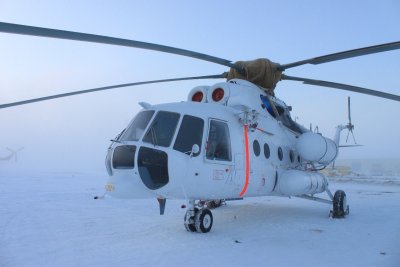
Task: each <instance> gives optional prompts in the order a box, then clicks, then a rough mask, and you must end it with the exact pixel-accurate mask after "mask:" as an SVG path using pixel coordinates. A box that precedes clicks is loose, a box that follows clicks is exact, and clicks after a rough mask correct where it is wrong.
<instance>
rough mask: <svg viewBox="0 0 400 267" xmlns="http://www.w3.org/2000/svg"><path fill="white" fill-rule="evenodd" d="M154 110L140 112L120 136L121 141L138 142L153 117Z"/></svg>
mask: <svg viewBox="0 0 400 267" xmlns="http://www.w3.org/2000/svg"><path fill="white" fill-rule="evenodd" d="M153 114H154V110H146V111H142V112H140V113H139V114H137V115H136V117H135V118H134V119H133V122H132V123H131V125H130V126H129V127H128V129H126V131H125V132H124V133H123V134H122V135H121V139H120V140H121V141H138V140H139V139H140V137H142V135H143V133H144V130H145V129H146V127H147V125H148V124H149V121H150V120H151V118H152V117H153Z"/></svg>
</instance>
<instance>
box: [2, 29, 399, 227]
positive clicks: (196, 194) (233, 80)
mask: <svg viewBox="0 0 400 267" xmlns="http://www.w3.org/2000/svg"><path fill="white" fill-rule="evenodd" d="M0 32H5V33H13V34H23V35H33V36H40V37H51V38H60V39H68V40H76V41H86V42H94V43H103V44H111V45H118V46H128V47H135V48H142V49H149V50H156V51H160V52H165V53H171V54H177V55H182V56H187V57H192V58H197V59H200V60H204V61H209V62H213V63H216V64H220V65H223V66H228V67H230V71H229V72H226V73H223V74H217V75H208V76H195V77H184V78H173V79H164V80H153V81H145V82H136V83H127V84H119V85H112V86H106V87H100V88H93V89H88V90H83V91H76V92H71V93H65V94H59V95H52V96H45V97H41V98H35V99H29V100H25V101H19V102H14V103H8V104H1V105H0V108H7V107H13V106H18V105H24V104H29V103H34V102H39V101H44V100H51V99H55V98H60V97H66V96H72V95H78V94H84V93H90V92H95V91H101V90H108V89H114V88H119V87H126V86H134V85H142V84H150V83H160V82H171V81H182V80H193V79H211V78H217V79H221V78H226V79H227V81H226V82H219V83H216V84H214V85H212V86H197V87H195V88H193V89H192V90H191V91H190V93H189V95H188V99H187V101H185V102H179V103H169V104H160V105H151V104H148V103H145V102H141V103H140V105H141V106H142V107H143V109H142V110H141V111H140V112H139V113H138V114H137V115H136V116H135V118H133V120H132V121H131V122H130V123H129V125H128V126H127V127H126V129H124V130H123V131H122V132H121V133H120V134H119V135H117V137H116V138H115V139H113V140H111V141H112V143H111V145H110V146H109V148H108V152H107V156H106V160H105V163H106V169H107V172H108V174H109V181H108V182H107V184H106V191H107V194H109V195H110V196H113V197H119V198H143V197H149V198H157V199H158V202H159V205H160V213H161V214H163V213H164V209H165V204H166V199H168V198H170V199H184V200H186V201H187V203H188V205H187V211H186V214H185V217H184V225H185V228H186V229H187V230H188V231H190V232H201V233H206V232H209V231H210V230H211V228H212V225H213V216H212V213H211V211H210V208H212V207H216V206H219V205H220V204H221V202H222V201H225V200H231V199H242V198H244V197H253V196H289V197H290V196H294V197H299V198H304V199H309V200H314V201H319V202H323V203H328V204H330V205H332V210H331V215H332V217H333V218H343V217H345V216H346V215H347V214H349V205H348V204H347V201H346V194H345V192H344V191H342V190H337V191H336V192H335V193H334V194H332V193H331V191H330V189H329V185H328V181H327V179H326V177H325V176H324V175H323V174H321V173H320V172H319V170H321V169H323V168H324V167H326V166H327V165H329V164H330V163H332V162H333V161H334V160H335V159H336V158H337V156H338V151H339V142H340V133H341V131H343V130H346V129H347V130H348V131H349V132H351V133H352V131H353V128H354V125H353V124H351V120H350V112H349V123H348V124H347V125H339V126H338V127H337V128H336V134H335V136H334V138H333V140H332V139H329V138H326V137H324V136H322V135H321V134H319V133H315V132H312V131H310V130H309V129H306V128H305V127H303V126H301V125H300V124H298V123H296V122H295V121H293V120H292V118H291V116H290V111H291V107H290V106H288V105H286V104H285V102H284V101H282V100H280V99H279V98H278V97H276V96H275V93H274V88H275V86H276V84H277V83H278V82H279V81H281V80H292V81H301V82H303V83H305V84H310V85H318V86H325V87H331V88H336V89H342V90H347V91H353V92H358V93H362V94H368V95H372V96H377V97H383V98H387V99H391V100H395V101H400V96H398V95H393V94H389V93H385V92H381V91H375V90H371V89H366V88H362V87H357V86H352V85H347V84H340V83H333V82H328V81H321V80H313V79H307V78H300V77H293V76H287V75H285V74H283V72H284V71H285V70H287V69H290V68H293V67H298V66H301V65H304V64H322V63H327V62H331V61H336V60H342V59H347V58H352V57H357V56H363V55H368V54H373V53H379V52H385V51H390V50H395V49H399V48H400V42H393V43H387V44H381V45H376V46H370V47H365V48H359V49H354V50H348V51H344V52H339V53H334V54H329V55H325V56H320V57H315V58H311V59H306V60H301V61H297V62H293V63H289V64H278V63H274V62H272V61H270V60H268V59H256V60H253V61H238V62H236V63H232V62H231V61H229V60H226V59H222V58H218V57H213V56H210V55H206V54H201V53H197V52H194V51H190V50H184V49H179V48H174V47H168V46H163V45H158V44H153V43H144V42H138V41H133V40H127V39H120V38H113V37H107V36H100V35H93V34H86V33H78V32H70V31H63V30H56V29H48V28H39V27H32V26H26V25H18V24H10V23H0ZM349 108H350V104H349ZM323 192H326V193H327V195H328V199H324V198H320V197H316V196H315V194H319V193H323Z"/></svg>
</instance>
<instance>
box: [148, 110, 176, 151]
mask: <svg viewBox="0 0 400 267" xmlns="http://www.w3.org/2000/svg"><path fill="white" fill-rule="evenodd" d="M178 121H179V114H178V113H173V112H167V111H160V112H158V113H157V115H156V117H155V118H154V120H153V122H152V123H151V125H150V127H149V129H148V130H147V133H146V135H145V136H144V137H143V142H146V143H151V144H153V145H155V146H164V147H169V146H170V145H171V142H172V138H173V137H174V134H175V130H176V126H177V125H178Z"/></svg>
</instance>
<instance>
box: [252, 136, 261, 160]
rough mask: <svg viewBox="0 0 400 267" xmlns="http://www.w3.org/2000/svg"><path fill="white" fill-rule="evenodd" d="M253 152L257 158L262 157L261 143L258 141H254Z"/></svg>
mask: <svg viewBox="0 0 400 267" xmlns="http://www.w3.org/2000/svg"><path fill="white" fill-rule="evenodd" d="M253 150H254V154H255V155H256V156H257V157H258V156H260V152H261V148H260V143H259V142H258V141H257V140H254V142H253Z"/></svg>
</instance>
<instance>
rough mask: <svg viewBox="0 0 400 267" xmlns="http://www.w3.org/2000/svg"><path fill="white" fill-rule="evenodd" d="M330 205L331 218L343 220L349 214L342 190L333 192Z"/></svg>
mask: <svg viewBox="0 0 400 267" xmlns="http://www.w3.org/2000/svg"><path fill="white" fill-rule="evenodd" d="M332 205H333V209H332V210H331V216H332V218H344V217H345V216H346V215H348V214H349V213H350V208H349V205H347V199H346V193H345V192H344V191H342V190H338V191H336V192H335V195H334V196H333V199H332Z"/></svg>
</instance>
